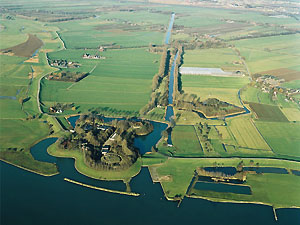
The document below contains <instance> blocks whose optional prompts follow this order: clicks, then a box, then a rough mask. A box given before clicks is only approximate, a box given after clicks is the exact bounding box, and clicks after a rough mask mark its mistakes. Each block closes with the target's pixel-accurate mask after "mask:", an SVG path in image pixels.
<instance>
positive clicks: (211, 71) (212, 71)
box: [179, 67, 236, 76]
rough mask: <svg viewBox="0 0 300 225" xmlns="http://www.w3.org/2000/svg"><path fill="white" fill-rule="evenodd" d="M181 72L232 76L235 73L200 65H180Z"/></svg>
mask: <svg viewBox="0 0 300 225" xmlns="http://www.w3.org/2000/svg"><path fill="white" fill-rule="evenodd" d="M179 72H180V73H181V74H183V75H184V74H190V75H213V76H232V75H236V74H234V73H232V72H225V71H224V70H222V69H221V68H202V67H180V69H179Z"/></svg>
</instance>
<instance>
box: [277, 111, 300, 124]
mask: <svg viewBox="0 0 300 225" xmlns="http://www.w3.org/2000/svg"><path fill="white" fill-rule="evenodd" d="M281 111H282V112H283V114H284V115H285V116H286V117H287V119H288V120H289V121H300V110H299V109H296V108H283V109H281Z"/></svg>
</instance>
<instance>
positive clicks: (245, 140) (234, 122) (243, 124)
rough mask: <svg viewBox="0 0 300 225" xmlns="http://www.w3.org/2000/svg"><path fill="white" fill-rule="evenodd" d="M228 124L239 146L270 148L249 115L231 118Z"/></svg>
mask: <svg viewBox="0 0 300 225" xmlns="http://www.w3.org/2000/svg"><path fill="white" fill-rule="evenodd" d="M228 124H229V129H230V131H231V132H232V134H233V136H234V138H235V140H236V142H237V143H238V145H239V146H240V147H246V148H250V149H264V150H270V148H269V146H268V145H267V143H266V142H265V140H264V138H263V137H262V136H261V135H260V133H259V132H258V131H257V129H256V127H255V126H254V124H253V122H252V121H251V120H250V118H249V117H245V116H244V117H238V118H234V119H231V120H230V121H229V122H228Z"/></svg>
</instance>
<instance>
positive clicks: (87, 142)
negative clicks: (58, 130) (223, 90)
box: [59, 113, 153, 170]
mask: <svg viewBox="0 0 300 225" xmlns="http://www.w3.org/2000/svg"><path fill="white" fill-rule="evenodd" d="M152 130H153V126H152V124H151V123H150V122H148V121H135V120H131V119H126V120H113V121H111V122H107V123H106V122H104V119H103V117H100V116H98V115H96V114H94V113H91V114H88V115H81V116H80V118H79V119H78V120H77V121H76V125H75V128H74V132H72V133H70V134H68V135H66V136H65V137H62V138H60V139H59V147H60V148H62V149H68V150H79V151H81V152H82V154H83V156H84V162H85V163H86V164H87V165H88V166H90V167H92V168H94V169H99V170H122V169H125V168H129V167H130V166H131V165H132V164H133V163H134V162H135V161H136V160H137V158H138V157H139V151H138V149H136V148H135V147H134V146H133V143H134V138H135V137H136V136H137V135H145V134H148V133H150V132H151V131H152ZM111 137H113V138H111ZM108 140H109V142H107V141H108ZM108 143H109V144H108ZM104 145H109V152H108V153H107V154H106V155H105V156H104V155H103V154H102V151H103V146H104ZM110 156H112V157H110ZM113 156H114V157H113ZM113 158H114V159H116V158H117V159H120V160H119V161H118V160H117V161H116V160H112V161H110V160H109V159H113Z"/></svg>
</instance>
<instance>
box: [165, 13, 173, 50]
mask: <svg viewBox="0 0 300 225" xmlns="http://www.w3.org/2000/svg"><path fill="white" fill-rule="evenodd" d="M174 19H175V13H172V15H171V19H170V23H169V27H168V30H167V33H166V39H165V44H167V45H168V44H169V43H170V37H171V33H172V29H173V24H174Z"/></svg>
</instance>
